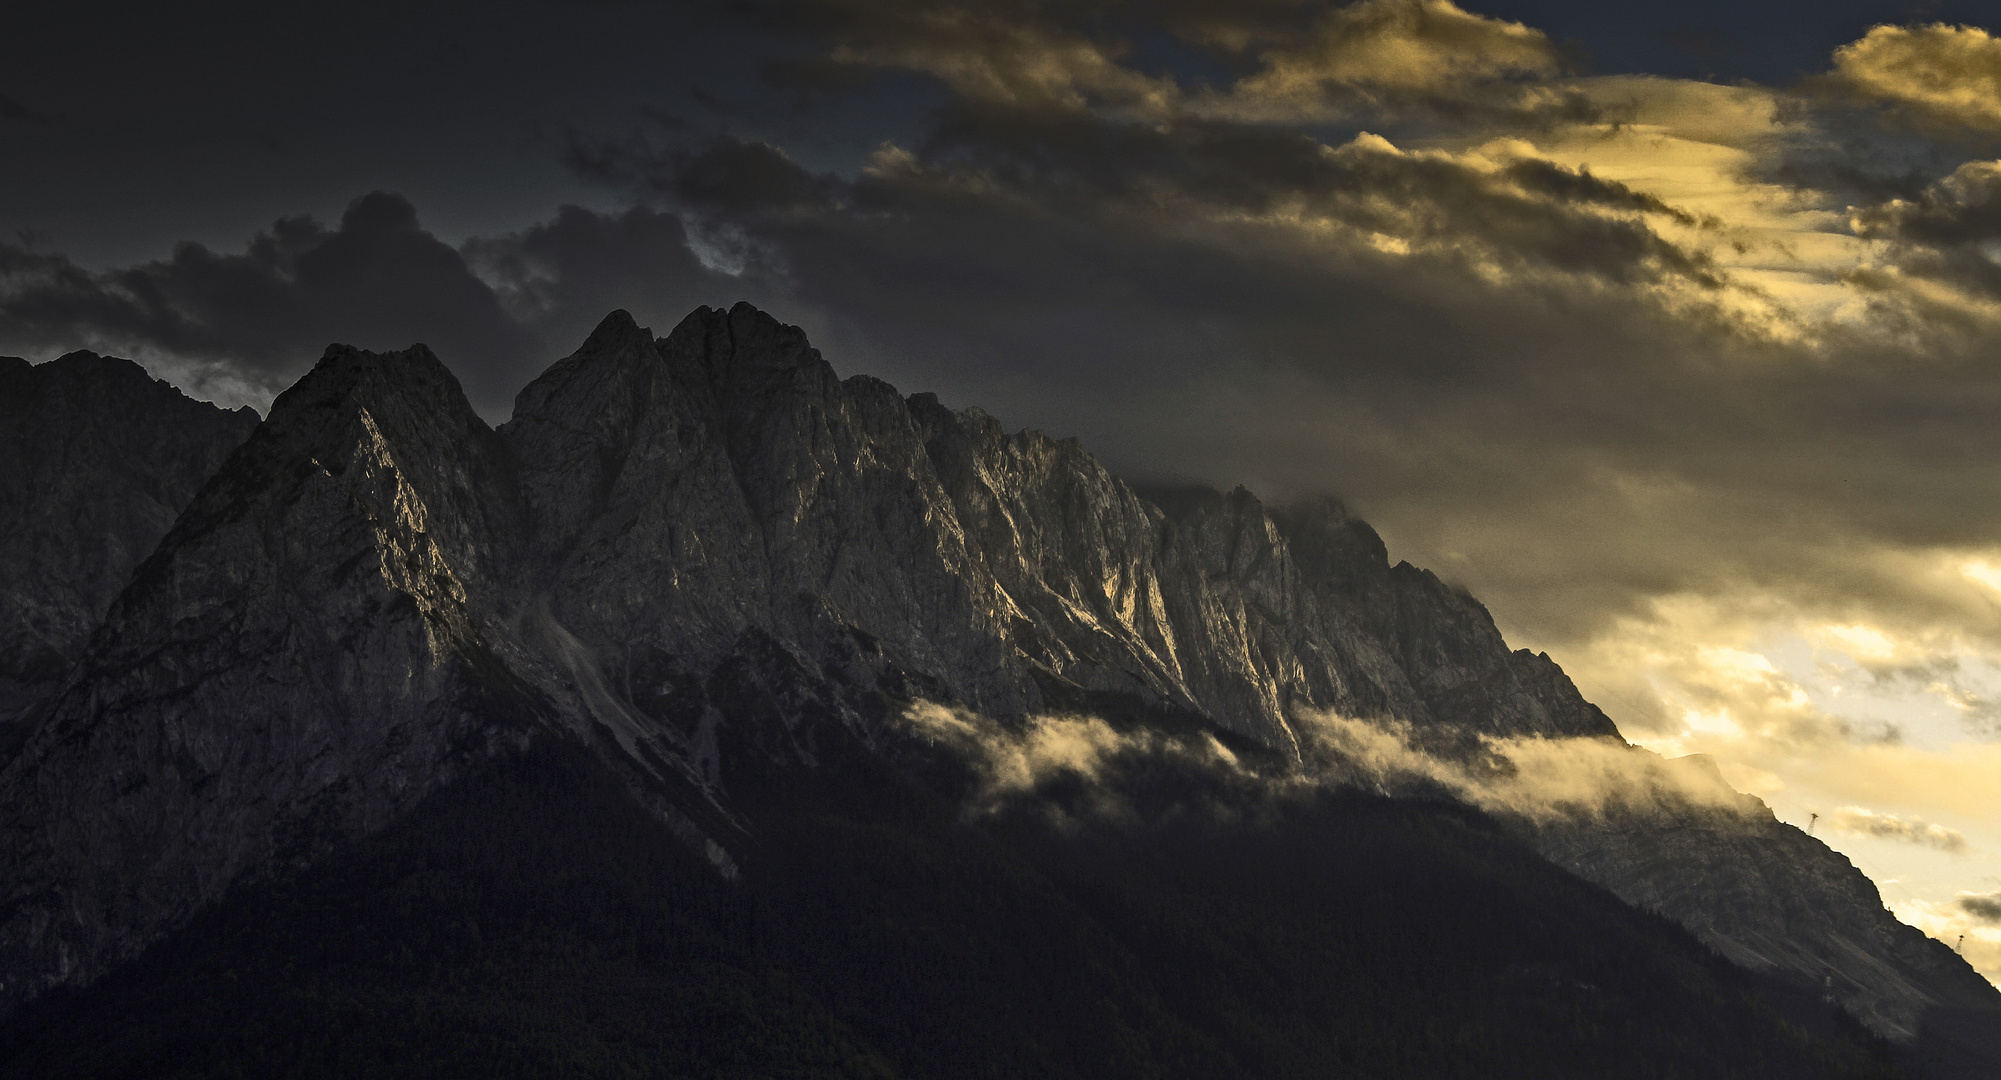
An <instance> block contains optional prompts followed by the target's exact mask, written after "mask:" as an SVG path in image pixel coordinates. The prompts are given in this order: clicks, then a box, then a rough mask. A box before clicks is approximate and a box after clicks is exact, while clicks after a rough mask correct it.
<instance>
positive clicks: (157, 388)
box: [0, 352, 257, 746]
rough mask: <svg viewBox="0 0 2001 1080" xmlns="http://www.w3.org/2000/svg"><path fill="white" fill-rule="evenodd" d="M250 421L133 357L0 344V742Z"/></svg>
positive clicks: (50, 687) (61, 670)
mask: <svg viewBox="0 0 2001 1080" xmlns="http://www.w3.org/2000/svg"><path fill="white" fill-rule="evenodd" d="M256 424H257V416H256V414H255V413H253V412H251V411H250V410H249V409H247V408H246V409H239V410H237V411H235V412H225V411H224V410H222V409H218V408H216V407H215V406H213V405H210V404H208V403H207V402H202V401H194V400H192V399H190V398H188V397H187V396H186V395H184V394H182V393H181V392H180V391H179V390H177V389H175V388H174V387H172V386H170V385H168V384H167V383H165V382H161V381H159V380H156V379H154V378H152V377H151V376H149V375H147V374H146V372H145V371H144V370H143V369H141V368H140V367H139V365H137V364H134V363H132V362H131V361H130V360H118V359H113V358H110V357H103V356H98V355H97V354H95V353H89V352H74V353H70V354H69V355H67V356H63V357H60V358H58V359H56V360H54V361H51V362H49V363H46V364H41V365H31V364H29V363H28V362H27V361H26V360H22V359H20V358H18V357H0V746H4V745H6V739H7V735H6V728H7V726H8V725H9V724H10V723H11V722H12V721H13V720H14V719H15V718H16V717H17V716H19V715H20V713H21V712H22V711H23V710H24V709H26V708H27V707H28V706H29V705H31V704H34V703H35V702H37V701H40V700H42V699H43V698H46V697H47V696H48V695H49V694H50V693H52V692H54V691H55V690H56V689H57V688H58V687H59V686H60V684H61V683H62V681H63V679H64V678H65V677H66V676H67V675H68V674H69V669H70V667H71V665H73V664H75V663H76V661H77V659H78V658H79V657H80V656H81V655H82V653H83V649H84V644H85V642H86V641H87V640H88V638H89V637H90V632H91V631H92V630H93V629H95V628H96V627H97V624H98V622H99V621H100V620H102V619H103V618H104V612H105V609H106V608H108V607H110V606H111V601H112V598H113V597H115V596H117V595H118V590H119V589H121V588H123V587H124V585H125V582H126V581H127V580H129V579H130V578H131V576H132V571H133V569H134V568H135V567H137V566H138V565H139V563H140V561H141V560H143V559H144V558H145V557H146V556H147V555H148V554H150V553H151V552H152V550H153V547H154V545H156V544H158V543H159V542H160V538H161V537H162V536H164V535H166V532H167V529H168V528H169V527H171V526H172V525H173V523H174V518H175V517H176V516H178V515H179V514H180V512H181V509H182V508H183V507H185V506H186V505H187V504H188V500H189V499H192V498H193V497H194V494H195V492H196V491H197V490H199V489H200V488H201V486H202V483H203V482H204V481H206V480H207V479H208V478H209V476H210V475H211V474H213V473H214V472H215V469H216V466H218V465H220V464H222V460H223V458H225V457H227V456H228V455H229V453H230V451H232V450H234V449H236V447H237V445H238V444H239V443H241V442H242V441H243V440H244V438H245V437H247V436H248V435H249V434H250V429H251V428H252V427H255V426H256Z"/></svg>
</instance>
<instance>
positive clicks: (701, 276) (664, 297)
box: [465, 206, 742, 356]
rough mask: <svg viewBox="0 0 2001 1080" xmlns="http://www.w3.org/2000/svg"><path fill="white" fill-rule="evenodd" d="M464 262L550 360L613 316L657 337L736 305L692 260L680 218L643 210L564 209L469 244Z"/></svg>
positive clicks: (731, 281)
mask: <svg viewBox="0 0 2001 1080" xmlns="http://www.w3.org/2000/svg"><path fill="white" fill-rule="evenodd" d="M465 255H466V258H467V260H468V262H469V263H470V264H471V265H472V266H473V267H474V268H475V269H476V270H477V271H478V273H479V276H480V278H481V279H482V280H483V281H485V282H487V283H489V284H490V285H491V287H492V288H493V289H494V291H495V293H496V294H497V296H498V297H499V298H500V300H501V303H502V304H503V306H504V307H505V308H506V310H507V311H508V313H509V314H510V315H511V316H512V317H513V318H514V319H515V320H516V321H517V322H518V323H519V324H520V325H522V326H523V327H526V328H528V329H530V330H532V332H533V333H534V334H535V335H536V337H537V338H538V339H539V340H541V341H543V342H545V343H547V347H548V349H550V350H553V351H551V352H550V355H551V356H554V355H558V354H561V353H565V352H568V351H569V349H571V348H574V347H575V346H576V345H577V344H579V343H581V342H582V341H583V339H584V337H585V336H586V335H588V334H589V332H590V330H591V328H592V327H593V326H595V325H596V323H597V321H598V320H599V319H600V318H601V317H602V316H603V315H604V313H605V312H607V311H610V310H612V309H614V308H624V309H626V310H627V311H630V312H631V313H632V314H633V316H634V317H635V318H637V319H638V320H639V321H640V322H641V323H642V324H646V323H650V324H651V325H653V326H654V327H655V328H656V330H658V331H659V332H660V333H662V334H664V333H666V332H667V328H668V327H670V326H672V325H674V324H675V323H677V322H679V321H680V320H681V318H682V317H683V316H685V315H686V314H687V313H688V312H689V311H690V310H691V309H693V308H694V307H696V306H698V305H700V304H711V305H726V304H728V303H730V302H732V301H734V300H737V299H740V298H741V296H742V283H741V282H739V281H738V279H735V278H732V277H730V276H729V275H726V274H722V273H718V272H716V271H714V270H711V269H709V268H708V267H707V266H705V265H704V264H703V263H702V261H701V260H700V259H699V258H697V257H696V255H695V253H694V251H693V250H691V249H690V247H689V243H688V232H687V229H686V227H685V226H684V225H683V223H682V220H681V218H680V217H678V216H677V215H674V214H670V213H663V212H660V211H657V210H650V209H646V208H643V207H641V208H635V209H632V210H627V211H625V212H623V213H619V214H599V213H595V212H592V211H589V210H584V209H581V208H579V207H575V206H566V207H564V208H563V209H562V210H561V211H560V212H559V213H558V214H557V215H556V217H555V218H554V219H552V220H550V221H547V222H544V223H542V224H539V225H535V226H533V227H531V228H528V229H524V230H522V231H520V232H518V233H512V234H509V235H506V236H500V237H491V238H484V239H475V240H472V241H469V242H468V243H467V244H466V246H465Z"/></svg>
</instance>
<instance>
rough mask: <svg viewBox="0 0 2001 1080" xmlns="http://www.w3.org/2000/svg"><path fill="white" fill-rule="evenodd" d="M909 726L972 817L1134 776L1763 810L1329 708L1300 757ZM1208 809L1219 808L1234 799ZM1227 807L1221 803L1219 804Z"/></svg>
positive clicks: (1096, 794) (1033, 720) (1680, 766)
mask: <svg viewBox="0 0 2001 1080" xmlns="http://www.w3.org/2000/svg"><path fill="white" fill-rule="evenodd" d="M902 720H903V722H904V724H905V725H906V727H907V729H908V731H909V732H910V733H912V734H914V735H917V736H919V737H921V738H923V739H924V740H925V741H927V742H928V743H930V744H931V745H933V746H939V747H943V748H945V749H947V750H949V751H951V752H952V753H953V754H954V755H955V756H956V757H958V758H959V759H961V760H963V761H964V762H966V763H967V764H968V765H969V766H970V768H971V769H972V770H973V774H974V777H975V781H974V784H973V787H972V790H971V791H970V792H969V794H968V795H967V800H966V810H967V812H968V813H971V814H991V813H995V812H998V811H1000V810H1003V809H1006V808H1010V807H1014V806H1017V805H1020V804H1021V803H1022V802H1024V801H1025V800H1029V799H1031V798H1033V797H1036V796H1038V795H1040V796H1049V795H1051V794H1056V793H1060V794H1062V795H1063V796H1064V799H1063V802H1064V806H1065V807H1067V808H1070V810H1068V811H1066V812H1072V811H1074V809H1075V808H1076V807H1082V808H1083V809H1084V810H1085V811H1086V812H1089V813H1095V814H1099V815H1102V816H1107V817H1115V818H1130V817H1132V816H1133V815H1135V814H1136V813H1139V811H1138V809H1137V808H1136V806H1135V804H1134V803H1133V801H1132V799H1131V797H1130V796H1131V790H1132V787H1133V782H1134V780H1135V778H1136V777H1139V776H1142V775H1159V773H1160V770H1162V769H1163V768H1169V769H1173V770H1176V771H1178V772H1179V773H1180V774H1181V775H1184V776H1187V777H1189V778H1195V777H1200V778H1203V779H1206V780H1208V781H1211V782H1212V783H1211V784H1210V785H1208V786H1209V788H1210V791H1211V793H1212V794H1213V793H1215V792H1234V793H1236V794H1237V795H1239V796H1251V797H1253V799H1275V798H1284V797H1287V796H1288V795H1293V794H1303V793H1308V792H1312V791H1319V790H1326V789H1330V788H1349V789H1357V790H1362V791H1367V792H1372V793H1376V794H1381V795H1387V796H1396V797H1421V798H1433V799H1447V800H1451V801H1455V802H1460V803H1464V804H1466V805H1469V806H1472V807H1476V808H1478V809H1480V810H1482V811H1484V812H1486V813H1489V814H1493V815H1497V816H1502V817H1512V818H1518V819H1524V820H1526V821H1529V822H1533V823H1537V824H1543V823H1550V822H1555V821H1563V820H1579V819H1586V818H1593V817H1602V816H1604V815H1607V814H1620V815H1631V814H1653V813H1659V812H1666V811H1677V812H1685V811H1687V810H1689V809H1700V810H1710V811H1716V812H1723V813H1729V814H1737V815H1762V814H1768V813H1769V811H1768V810H1767V809H1766V808H1765V806H1764V804H1763V803H1762V802H1760V801H1759V800H1758V799H1756V798H1754V797H1752V796H1749V795H1744V794H1742V793H1739V792H1737V791H1736V790H1734V789H1732V788H1731V787H1730V785H1729V784H1728V783H1726V782H1725V781H1724V779H1723V776H1722V774H1721V773H1720V772H1719V771H1718V770H1717V768H1716V766H1715V764H1714V763H1713V762H1711V761H1710V760H1709V759H1707V758H1706V757H1702V756H1699V755H1698V756H1691V757H1686V758H1677V759H1667V758H1663V757H1661V756H1660V755H1658V754H1655V753H1653V752H1652V751H1649V750H1644V749H1641V748H1639V747H1634V746H1629V745H1627V744H1625V743H1624V742H1620V741H1618V740H1612V739H1602V738H1567V739H1545V738H1523V737H1510V738H1498V737H1482V738H1478V739H1468V740H1466V741H1464V742H1461V743H1455V744H1449V745H1442V746H1435V745H1432V744H1431V743H1429V742H1427V741H1426V740H1423V739H1420V738H1419V736H1418V733H1417V732H1416V731H1415V730H1414V729H1413V728H1412V727H1411V726H1410V725H1409V724H1406V723H1403V722H1401V721H1395V720H1365V719H1358V718H1353V717H1345V716H1339V715H1336V714H1332V713H1311V714H1303V715H1300V716H1296V717H1295V718H1294V727H1295V729H1296V731H1297V734H1298V735H1299V738H1300V745H1301V747H1302V760H1301V761H1299V762H1293V761H1289V760H1285V759H1282V758H1280V757H1279V756H1278V755H1275V754H1268V753H1263V752H1259V751H1256V750H1252V749H1249V748H1244V749H1241V750H1232V749H1231V748H1230V746H1228V745H1226V744H1225V741H1224V740H1223V739H1219V738H1218V735H1217V733H1214V732H1210V731H1206V730H1167V729H1159V728H1153V727H1137V726H1132V725H1123V724H1118V723H1115V722H1113V721H1111V720H1108V719H1106V718H1103V717H1098V716H1091V715H1080V714H1061V713H1059V714H1045V715H1038V716H1032V717H1030V718H1029V719H1027V720H1026V721H1023V722H1019V723H1008V722H1002V721H999V720H996V719H994V718H991V717H987V716H983V715H980V714H977V713H974V712H971V711H969V710H966V709H963V708H960V707H956V706H949V705H941V704H938V703H935V702H930V701H919V702H916V703H914V704H913V705H911V706H910V707H909V708H908V709H907V710H905V712H904V713H903V715H902ZM1209 804H1210V806H1211V808H1212V809H1213V810H1215V811H1216V812H1219V813H1230V812H1234V810H1236V809H1241V808H1242V803H1241V801H1240V800H1225V801H1223V802H1220V803H1219V802H1218V801H1217V800H1215V799H1213V798H1212V799H1210V800H1209ZM1226 807H1229V808H1226Z"/></svg>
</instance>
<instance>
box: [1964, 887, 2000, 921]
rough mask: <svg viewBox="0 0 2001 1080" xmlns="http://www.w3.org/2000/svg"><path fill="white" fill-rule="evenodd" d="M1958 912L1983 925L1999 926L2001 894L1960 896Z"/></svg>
mask: <svg viewBox="0 0 2001 1080" xmlns="http://www.w3.org/2000/svg"><path fill="white" fill-rule="evenodd" d="M1959 906H1960V910H1962V911H1964V912H1966V913H1967V914H1968V915H1971V916H1973V917H1974V918H1975V919H1978V920H1980V921H1981V922H1984V923H1997V924H2001V893H1988V894H1987V895H1985V896H1961V897H1960V898H1959Z"/></svg>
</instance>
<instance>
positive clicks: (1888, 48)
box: [1834, 23, 2001, 131]
mask: <svg viewBox="0 0 2001 1080" xmlns="http://www.w3.org/2000/svg"><path fill="white" fill-rule="evenodd" d="M1834 78H1835V79H1836V80H1838V81H1839V83H1841V84H1842V85H1843V86H1845V87H1846V88H1847V89H1849V90H1851V91H1853V92H1855V93H1856V94H1859V95H1862V96H1864V97H1868V98H1871V99H1875V100H1878V101H1882V102H1886V103H1888V104H1891V105H1894V106H1898V107H1901V108H1904V109H1906V110H1909V111H1910V112H1911V113H1912V114H1913V115H1914V116H1915V117H1916V118H1919V119H1922V120H1925V121H1929V122H1932V123H1935V124H1940V125H1949V126H1959V127H1966V128H1973V129H1979V130H1985V131H2001V39H1996V38H1995V37H1994V36H1993V35H1991V34H1989V33H1988V32H1987V31H1986V30H1983V29H1980V28H1979V27H1973V26H1947V25H1944V24H1941V23H1934V24H1931V25H1929V26H1912V27H1905V26H1877V27H1873V28H1871V29H1870V31H1869V32H1868V33H1867V34H1866V35H1864V36H1863V37H1862V39H1861V40H1860V41H1856V42H1853V43H1851V44H1848V45H1844V46H1842V47H1841V48H1839V49H1836V50H1835V52H1834Z"/></svg>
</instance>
